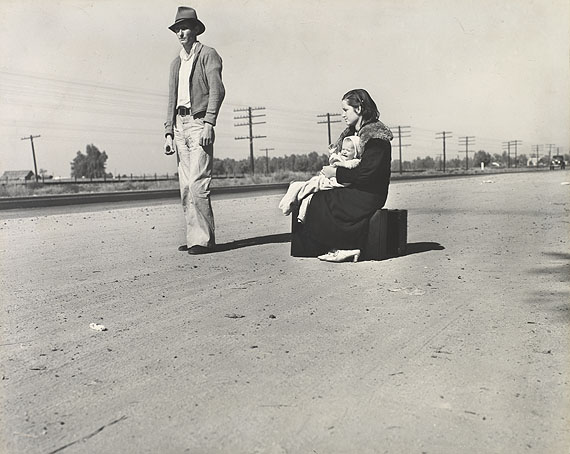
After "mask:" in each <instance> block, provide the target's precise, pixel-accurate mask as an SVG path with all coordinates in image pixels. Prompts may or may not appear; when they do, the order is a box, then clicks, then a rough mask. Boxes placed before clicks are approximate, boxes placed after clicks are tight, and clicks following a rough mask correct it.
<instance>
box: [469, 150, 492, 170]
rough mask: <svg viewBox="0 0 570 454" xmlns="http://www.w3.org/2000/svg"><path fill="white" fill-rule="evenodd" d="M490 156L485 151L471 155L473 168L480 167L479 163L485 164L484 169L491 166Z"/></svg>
mask: <svg viewBox="0 0 570 454" xmlns="http://www.w3.org/2000/svg"><path fill="white" fill-rule="evenodd" d="M491 161H492V158H491V155H490V154H489V153H487V152H486V151H485V150H479V151H477V152H476V153H475V154H474V155H473V167H480V166H481V163H483V164H485V167H488V166H489V165H491Z"/></svg>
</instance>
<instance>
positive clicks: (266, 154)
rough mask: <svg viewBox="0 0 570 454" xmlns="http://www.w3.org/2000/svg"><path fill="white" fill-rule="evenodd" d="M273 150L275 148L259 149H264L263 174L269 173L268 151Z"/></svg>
mask: <svg viewBox="0 0 570 454" xmlns="http://www.w3.org/2000/svg"><path fill="white" fill-rule="evenodd" d="M273 150H275V148H262V149H261V151H265V175H268V174H269V152H270V151H273Z"/></svg>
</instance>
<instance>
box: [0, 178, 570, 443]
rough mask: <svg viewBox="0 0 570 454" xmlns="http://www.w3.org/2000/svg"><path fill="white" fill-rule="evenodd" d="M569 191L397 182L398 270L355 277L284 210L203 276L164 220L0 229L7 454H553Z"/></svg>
mask: <svg viewBox="0 0 570 454" xmlns="http://www.w3.org/2000/svg"><path fill="white" fill-rule="evenodd" d="M569 181H570V173H569V172H551V173H544V172H539V173H536V174H509V175H497V176H492V177H484V176H483V177H471V178H465V179H461V178H460V179H452V180H432V181H418V182H406V183H403V182H400V183H398V184H395V185H393V186H392V189H391V193H390V196H389V199H388V204H387V206H388V207H389V208H404V209H408V210H409V214H408V224H409V225H408V229H409V230H408V241H409V243H410V244H409V250H410V253H409V254H408V255H406V256H404V257H398V258H394V259H390V260H386V261H382V262H361V263H357V264H350V263H346V264H331V263H323V262H320V261H318V260H316V259H295V258H292V257H290V256H289V243H288V232H289V225H290V218H288V217H284V216H282V215H281V213H280V212H279V210H278V209H277V204H278V201H279V198H280V196H279V195H270V196H259V197H253V198H239V199H220V200H214V212H215V215H216V224H217V241H218V243H219V244H221V245H223V247H222V249H224V250H223V252H218V253H216V254H212V255H207V256H198V257H191V256H188V255H187V254H184V253H180V252H178V251H177V250H176V248H177V246H178V245H179V244H182V243H183V242H184V241H183V231H182V229H183V223H182V216H181V212H180V208H179V207H178V205H177V204H176V203H174V202H173V203H168V204H154V205H152V206H149V207H144V206H134V207H123V208H121V209H113V207H111V206H110V207H109V209H107V210H100V209H99V210H97V211H89V210H86V211H77V210H74V211H71V212H69V213H65V212H63V213H62V212H61V210H60V211H55V214H50V213H49V212H46V211H45V210H43V211H42V214H41V215H39V216H36V215H34V212H33V211H32V212H30V214H29V215H27V216H22V217H16V218H14V217H10V216H6V217H4V218H1V220H0V266H1V267H2V268H1V278H0V279H1V280H0V289H1V300H2V306H1V309H2V321H3V323H2V342H1V344H2V345H1V346H0V348H2V356H1V364H2V380H1V381H0V392H1V396H2V397H1V399H2V405H1V407H2V409H3V410H2V412H3V414H2V424H1V426H2V427H3V435H2V440H1V445H0V446H2V447H3V451H2V452H7V453H55V452H63V453H66V454H69V453H86V452H88V453H91V452H92V453H101V452H125V453H126V452H136V453H146V452H148V453H155V452H165V453H167V452H172V453H178V452H192V453H298V452H319V453H325V452H326V453H352V452H359V453H375V452H394V453H400V452H410V453H412V452H413V453H422V452H426V453H457V452H478V453H495V452H527V451H528V452H540V453H547V452H548V453H558V452H560V453H562V452H566V451H567V449H568V447H569V446H570V435H569V429H568V415H570V390H569V387H568V380H569V375H570V371H569V366H568V364H569V363H568V357H569V353H570V333H569V331H570V330H569V321H570V312H569V309H570V306H569V295H570V285H569V276H570V273H569V268H568V266H569V265H568V263H569V258H570V247H569V239H570V238H569V232H570V230H569V222H570V218H569V211H570V205H569V200H570V199H569V197H568V192H569V191H570V189H569V188H570V186H569V185H565V184H562V183H565V182H569ZM90 323H97V324H102V325H104V326H105V327H106V328H107V330H106V331H102V332H100V331H95V330H93V329H91V328H90V327H89V325H90Z"/></svg>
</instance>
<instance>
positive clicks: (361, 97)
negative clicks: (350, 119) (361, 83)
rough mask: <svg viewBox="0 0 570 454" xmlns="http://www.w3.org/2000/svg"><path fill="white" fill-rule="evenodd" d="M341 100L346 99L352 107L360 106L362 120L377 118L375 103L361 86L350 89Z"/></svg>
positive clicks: (378, 114) (378, 115)
mask: <svg viewBox="0 0 570 454" xmlns="http://www.w3.org/2000/svg"><path fill="white" fill-rule="evenodd" d="M341 101H346V102H347V104H348V105H349V106H352V107H354V108H357V107H360V109H361V114H362V120H363V121H371V120H378V118H379V117H380V112H379V111H378V107H376V103H375V102H374V100H373V99H372V98H371V96H370V95H369V94H368V92H367V91H366V90H364V89H362V88H356V89H355V90H350V91H349V92H348V93H346V94H345V95H344V96H343V97H342V100H341Z"/></svg>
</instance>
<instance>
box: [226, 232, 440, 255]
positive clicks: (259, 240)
mask: <svg viewBox="0 0 570 454" xmlns="http://www.w3.org/2000/svg"><path fill="white" fill-rule="evenodd" d="M291 236H292V234H291V233H276V234H273V235H263V236H256V237H253V238H244V239H242V240H235V241H231V242H229V243H221V244H217V245H216V252H225V251H233V250H234V249H241V248H244V247H250V246H261V245H263V244H280V243H290V242H291ZM444 249H445V247H444V246H442V245H441V244H439V243H435V242H432V241H421V242H417V243H407V245H406V252H405V253H404V254H402V256H406V255H412V254H420V253H422V252H428V251H442V250H444Z"/></svg>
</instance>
